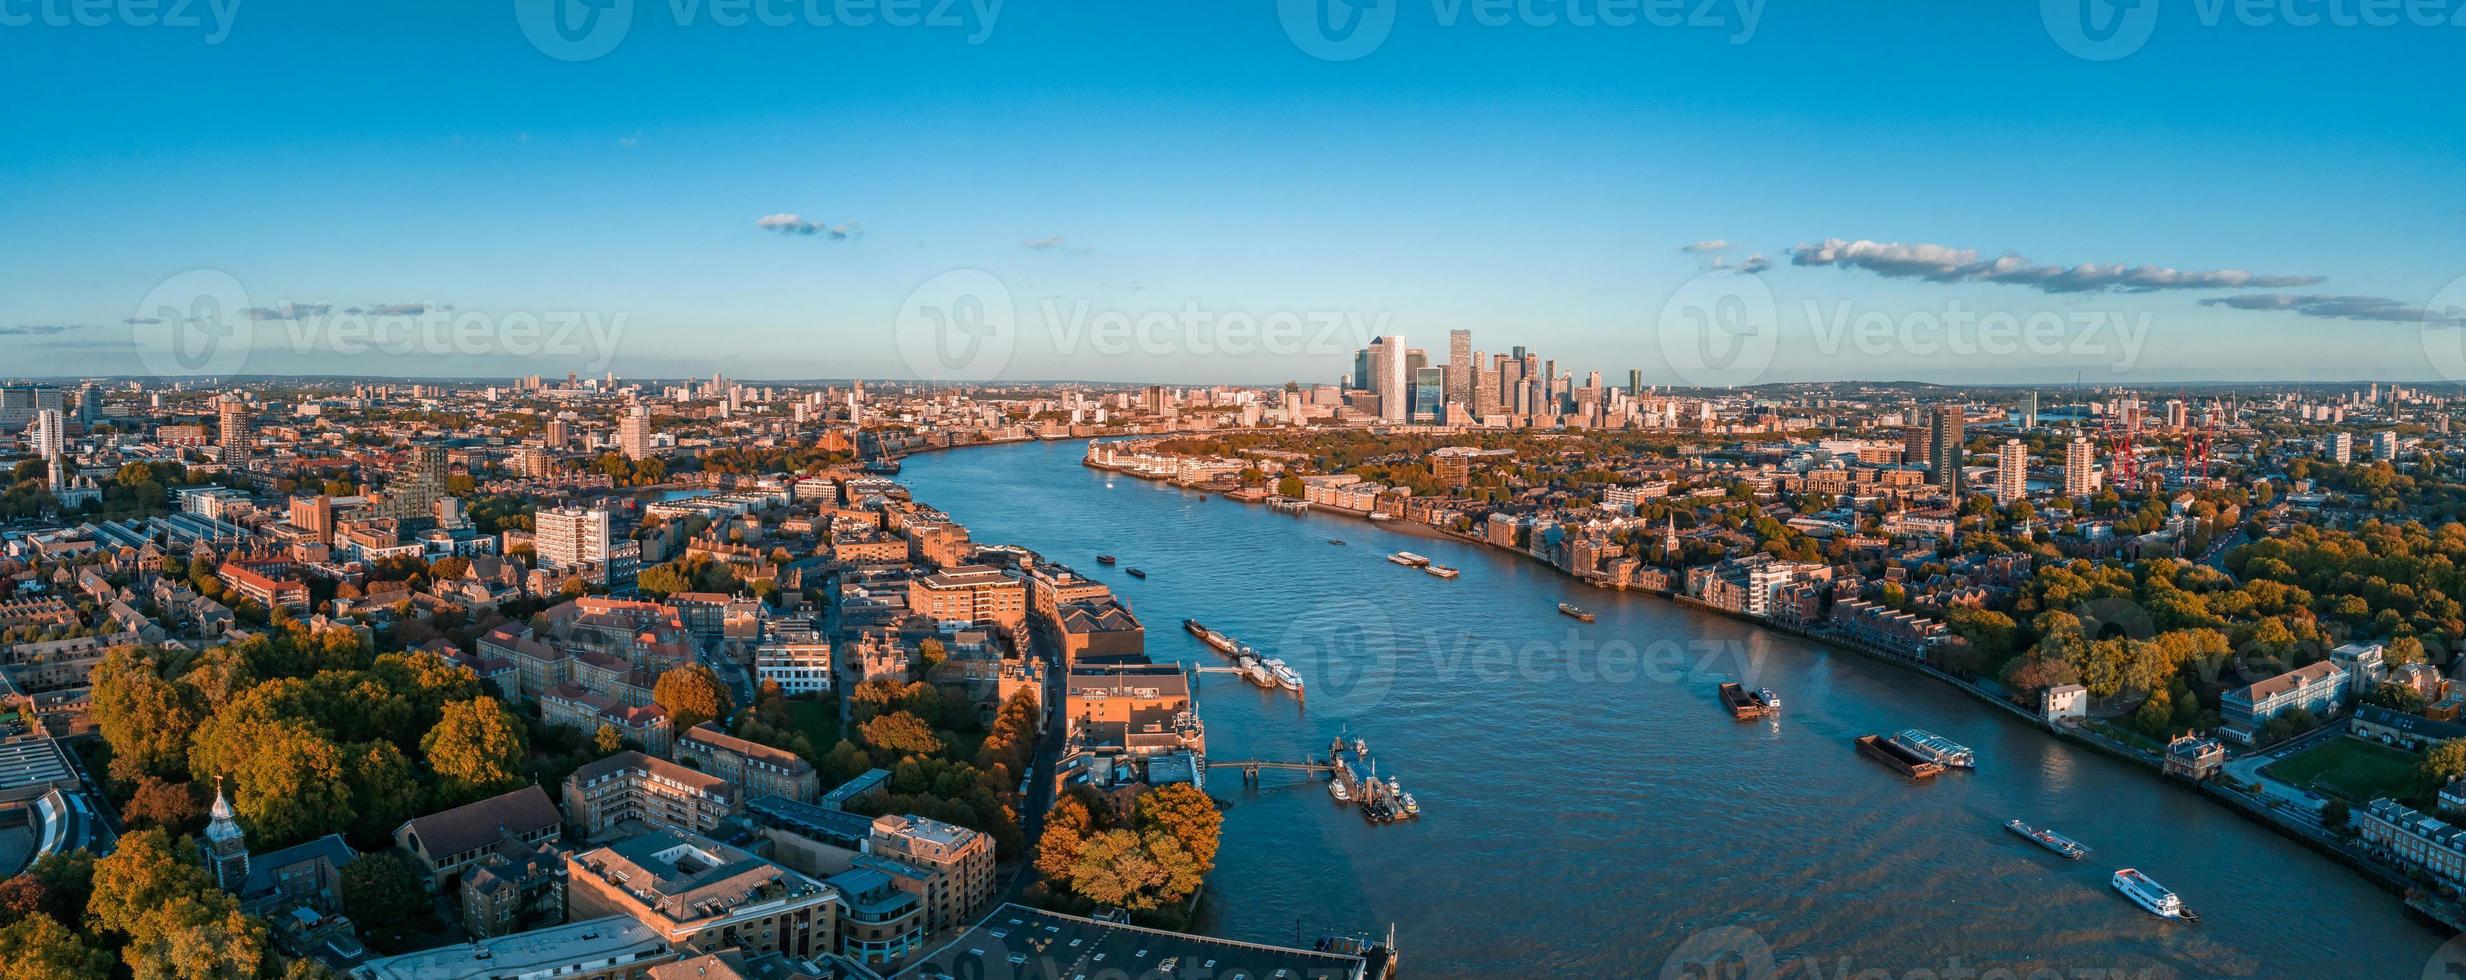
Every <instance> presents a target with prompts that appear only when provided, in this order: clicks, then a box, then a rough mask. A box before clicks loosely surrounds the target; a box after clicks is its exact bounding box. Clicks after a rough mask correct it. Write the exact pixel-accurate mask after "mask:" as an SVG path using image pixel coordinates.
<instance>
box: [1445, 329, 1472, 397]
mask: <svg viewBox="0 0 2466 980" xmlns="http://www.w3.org/2000/svg"><path fill="white" fill-rule="evenodd" d="M1474 368H1475V365H1474V364H1473V332H1472V331H1470V330H1450V331H1447V400H1448V401H1451V402H1455V403H1456V404H1459V405H1471V404H1472V403H1473V372H1474Z"/></svg>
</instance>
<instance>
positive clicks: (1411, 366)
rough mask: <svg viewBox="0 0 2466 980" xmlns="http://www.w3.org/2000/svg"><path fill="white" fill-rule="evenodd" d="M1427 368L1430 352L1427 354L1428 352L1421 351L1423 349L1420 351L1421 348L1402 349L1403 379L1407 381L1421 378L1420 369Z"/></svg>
mask: <svg viewBox="0 0 2466 980" xmlns="http://www.w3.org/2000/svg"><path fill="white" fill-rule="evenodd" d="M1429 366H1430V352H1429V351H1426V350H1423V349H1421V348H1419V347H1407V348H1405V349H1404V376H1405V378H1407V379H1411V378H1416V377H1420V376H1421V369H1422V368H1426V367H1429Z"/></svg>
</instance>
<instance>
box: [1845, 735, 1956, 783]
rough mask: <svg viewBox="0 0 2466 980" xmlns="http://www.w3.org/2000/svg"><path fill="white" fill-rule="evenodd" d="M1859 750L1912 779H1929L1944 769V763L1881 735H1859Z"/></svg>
mask: <svg viewBox="0 0 2466 980" xmlns="http://www.w3.org/2000/svg"><path fill="white" fill-rule="evenodd" d="M1858 751H1859V752H1860V753H1861V754H1863V755H1865V756H1866V757H1867V758H1870V759H1874V760H1875V761H1877V762H1881V763H1883V764H1885V765H1887V766H1890V767H1892V768H1893V769H1894V770H1895V771H1898V772H1899V773H1900V774H1901V775H1904V776H1908V777H1909V778H1911V779H1927V778H1931V777H1934V776H1937V775H1941V774H1942V773H1943V771H1944V766H1943V763H1940V762H1937V761H1935V760H1933V759H1929V758H1927V757H1926V756H1923V755H1919V754H1918V753H1916V752H1913V751H1911V750H1909V749H1907V748H1904V747H1902V746H1901V745H1900V744H1899V743H1897V742H1894V741H1892V740H1890V739H1887V738H1885V737H1883V736H1881V735H1860V736H1858Z"/></svg>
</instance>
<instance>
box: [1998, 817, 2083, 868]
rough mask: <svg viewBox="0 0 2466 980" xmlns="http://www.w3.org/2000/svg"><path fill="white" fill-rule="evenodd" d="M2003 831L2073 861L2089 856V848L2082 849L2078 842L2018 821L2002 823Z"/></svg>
mask: <svg viewBox="0 0 2466 980" xmlns="http://www.w3.org/2000/svg"><path fill="white" fill-rule="evenodd" d="M2004 829H2005V830H2009V831H2011V832H2013V833H2016V834H2019V835H2021V836H2023V837H2026V838H2029V841H2030V843H2033V844H2036V845H2038V846H2039V847H2043V848H2046V849H2047V850H2050V851H2053V852H2055V853H2057V854H2061V855H2063V856H2065V857H2068V858H2071V859H2072V860H2075V861H2078V860H2080V859H2082V858H2084V857H2087V856H2089V848H2086V847H2082V846H2081V843H2080V842H2079V841H2076V840H2073V839H2072V838H2069V837H2066V836H2064V835H2062V834H2058V833H2056V832H2054V831H2052V830H2047V829H2044V828H2037V827H2031V826H2030V825H2028V824H2025V823H2022V822H2020V821H2019V820H2006V821H2004Z"/></svg>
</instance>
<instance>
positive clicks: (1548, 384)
mask: <svg viewBox="0 0 2466 980" xmlns="http://www.w3.org/2000/svg"><path fill="white" fill-rule="evenodd" d="M1541 393H1542V394H1543V395H1545V396H1552V397H1555V396H1556V395H1557V394H1558V359H1557V358H1551V359H1549V360H1547V361H1543V362H1541Z"/></svg>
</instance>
